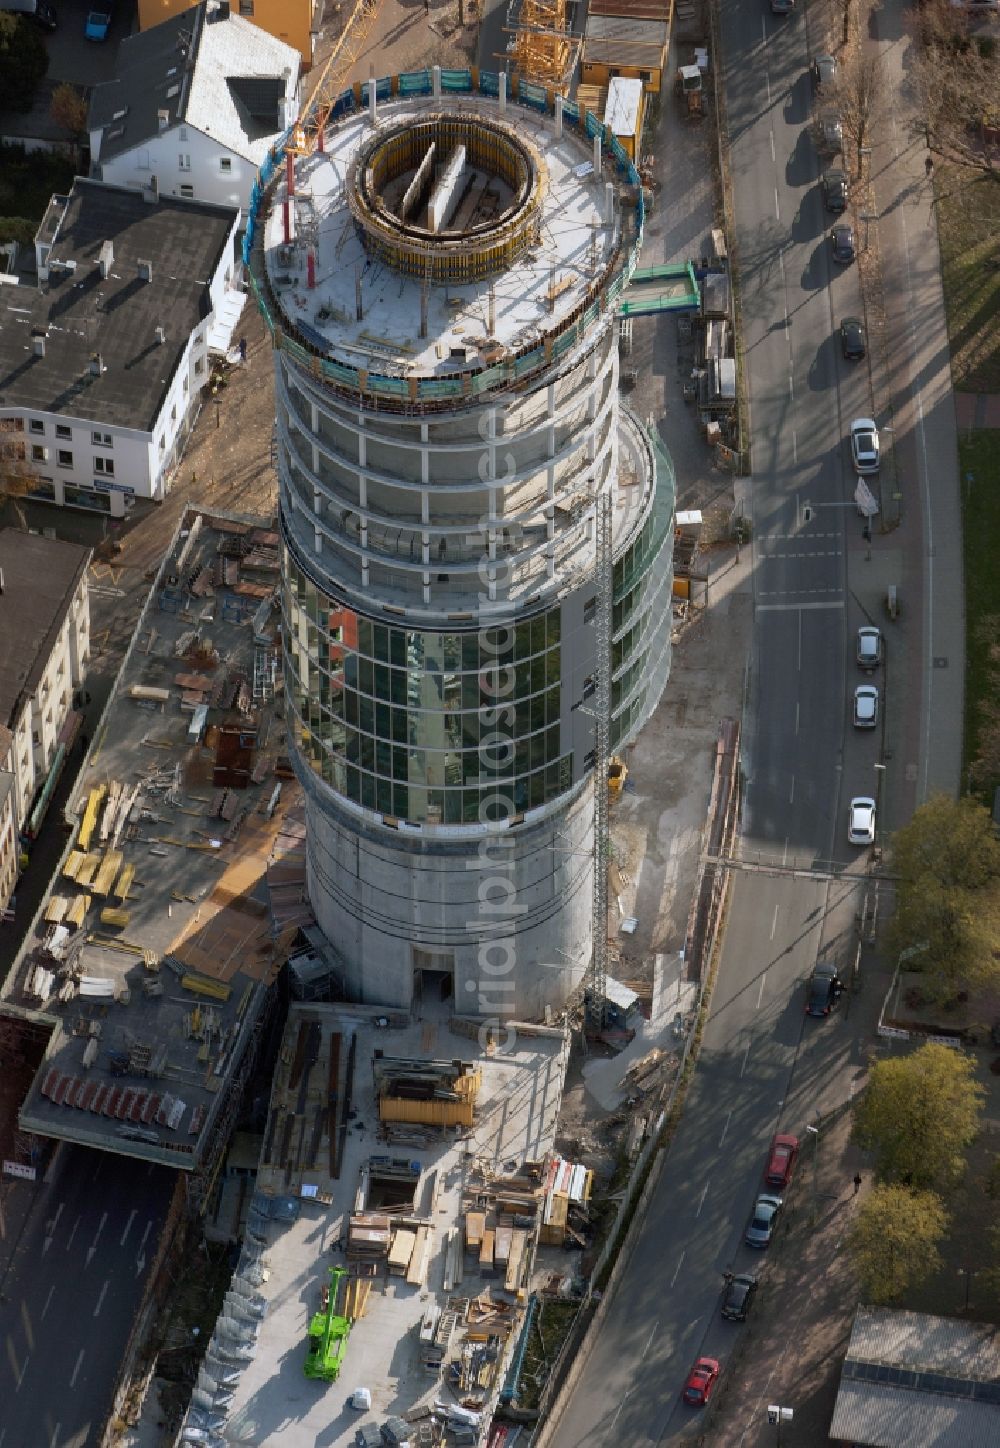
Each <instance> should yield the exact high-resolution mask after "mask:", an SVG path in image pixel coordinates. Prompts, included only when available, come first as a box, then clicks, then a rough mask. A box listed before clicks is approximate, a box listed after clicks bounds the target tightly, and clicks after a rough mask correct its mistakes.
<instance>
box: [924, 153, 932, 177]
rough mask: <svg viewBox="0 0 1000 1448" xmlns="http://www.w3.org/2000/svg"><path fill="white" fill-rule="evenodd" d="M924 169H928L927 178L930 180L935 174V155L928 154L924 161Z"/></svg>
mask: <svg viewBox="0 0 1000 1448" xmlns="http://www.w3.org/2000/svg"><path fill="white" fill-rule="evenodd" d="M924 170H925V171H926V173H927V178H928V180H929V179H930V178H931V176H933V175H934V157H933V156H928V157H927V159H926V161H925V162H924Z"/></svg>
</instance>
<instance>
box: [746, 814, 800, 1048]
mask: <svg viewBox="0 0 1000 1448" xmlns="http://www.w3.org/2000/svg"><path fill="white" fill-rule="evenodd" d="M781 863H782V865H787V864H788V836H787V835H786V836H785V848H784V851H783V852H782V856H781ZM742 1074H743V1073H742V1072H740V1075H742Z"/></svg>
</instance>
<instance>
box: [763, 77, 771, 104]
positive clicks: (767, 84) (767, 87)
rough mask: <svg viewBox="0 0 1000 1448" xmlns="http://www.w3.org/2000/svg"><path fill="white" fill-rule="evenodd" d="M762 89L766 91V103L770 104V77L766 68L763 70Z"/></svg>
mask: <svg viewBox="0 0 1000 1448" xmlns="http://www.w3.org/2000/svg"><path fill="white" fill-rule="evenodd" d="M764 89H765V91H766V92H767V103H768V105H770V104H771V77H770V76H769V75H768V73H767V71H766V70H765V72H764Z"/></svg>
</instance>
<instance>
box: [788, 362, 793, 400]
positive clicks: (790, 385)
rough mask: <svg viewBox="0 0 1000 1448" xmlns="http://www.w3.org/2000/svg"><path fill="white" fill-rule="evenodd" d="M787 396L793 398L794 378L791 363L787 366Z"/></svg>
mask: <svg viewBox="0 0 1000 1448" xmlns="http://www.w3.org/2000/svg"><path fill="white" fill-rule="evenodd" d="M788 395H789V397H794V396H795V377H794V374H793V373H792V368H791V363H789V366H788Z"/></svg>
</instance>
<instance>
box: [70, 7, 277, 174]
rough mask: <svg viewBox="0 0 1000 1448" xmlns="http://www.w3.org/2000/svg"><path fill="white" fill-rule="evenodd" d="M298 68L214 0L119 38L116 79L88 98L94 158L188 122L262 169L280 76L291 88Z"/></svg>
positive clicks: (108, 155)
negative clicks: (95, 136)
mask: <svg viewBox="0 0 1000 1448" xmlns="http://www.w3.org/2000/svg"><path fill="white" fill-rule="evenodd" d="M300 63H301V57H300V55H299V52H298V51H297V50H296V49H295V48H294V47H293V46H291V45H286V44H285V42H284V41H283V40H278V39H276V38H275V36H273V35H268V33H267V32H266V31H265V30H262V29H261V28H260V26H258V25H254V24H253V23H252V22H251V21H249V20H244V19H243V18H242V17H241V16H239V15H233V14H230V16H229V18H228V19H225V20H224V19H222V18H220V14H219V12H218V10H217V9H216V6H215V4H214V0H213V3H211V4H209V3H208V0H203V3H202V4H200V5H196V6H194V7H193V9H191V10H185V11H183V12H182V13H181V14H180V15H174V16H172V17H171V18H170V19H169V20H164V21H163V22H162V23H161V24H160V25H154V26H153V27H152V29H150V30H141V31H139V33H138V34H136V35H131V36H129V37H128V38H127V39H125V40H123V41H122V43H121V45H120V47H119V50H118V62H117V70H118V74H117V76H116V78H115V79H114V80H112V81H107V82H106V83H105V84H104V85H99V86H96V87H95V89H94V92H93V95H92V96H91V101H90V115H89V118H88V126H89V129H90V130H92V131H94V130H101V131H102V132H103V135H102V138H101V144H100V160H101V161H104V160H109V159H112V158H113V157H115V156H120V155H123V154H124V153H125V152H127V151H131V150H133V149H134V148H135V147H136V146H142V145H145V144H147V143H148V142H149V141H150V140H152V139H153V137H155V136H157V135H159V134H160V132H161V131H163V130H172V129H173V127H174V126H178V125H187V126H191V127H192V128H193V129H194V130H197V131H201V132H202V133H203V134H204V135H206V136H210V137H211V138H212V139H213V140H215V141H217V142H218V144H219V146H220V148H221V149H222V150H225V151H230V152H232V154H233V155H236V156H243V157H244V158H245V159H246V160H248V161H250V162H252V163H253V164H254V165H260V164H261V163H262V162H263V160H264V158H265V156H266V154H267V149H268V147H269V145H270V144H271V142H272V141H273V140H274V139H275V137H276V136H278V135H279V134H280V132H281V130H282V126H283V120H284V118H283V116H282V114H281V100H282V98H283V96H284V95H285V92H286V71H287V72H289V81H288V88H289V89H291V90H293V91H294V87H295V85H297V83H298V76H299V67H300ZM161 112H165V114H166V121H165V124H161V118H160V113H161Z"/></svg>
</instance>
